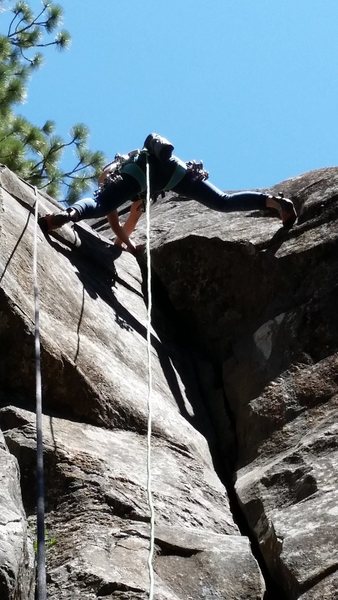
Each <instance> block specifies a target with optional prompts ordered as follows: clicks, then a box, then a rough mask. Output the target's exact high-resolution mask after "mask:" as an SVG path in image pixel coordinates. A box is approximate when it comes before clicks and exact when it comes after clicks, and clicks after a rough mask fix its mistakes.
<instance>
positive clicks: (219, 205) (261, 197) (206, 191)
mask: <svg viewBox="0 0 338 600" xmlns="http://www.w3.org/2000/svg"><path fill="white" fill-rule="evenodd" d="M173 191H174V192H176V193H177V194H180V195H182V196H186V197H188V198H192V199H193V200H197V202H201V204H204V205H205V206H207V207H208V208H212V209H213V210H218V211H221V212H231V211H237V210H258V209H259V210H261V209H263V208H265V207H266V200H267V198H268V194H263V193H261V192H236V193H234V194H225V193H224V192H222V190H220V189H218V188H217V187H216V186H214V185H213V184H212V183H209V182H208V181H196V180H195V179H193V177H192V175H191V173H189V172H188V173H187V174H186V175H185V176H184V177H183V179H182V180H181V181H180V182H179V183H178V184H177V185H176V186H175V187H174V188H173Z"/></svg>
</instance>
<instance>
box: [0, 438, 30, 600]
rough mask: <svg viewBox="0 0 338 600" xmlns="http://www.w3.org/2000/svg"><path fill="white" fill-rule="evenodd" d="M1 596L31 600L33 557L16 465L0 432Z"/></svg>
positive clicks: (3, 597) (4, 599)
mask: <svg viewBox="0 0 338 600" xmlns="http://www.w3.org/2000/svg"><path fill="white" fill-rule="evenodd" d="M0 484H1V485H0V505H1V518H0V597H1V598H2V599H3V600H7V599H8V600H9V599H11V598H17V599H18V600H26V599H27V600H30V599H33V598H34V554H33V545H32V540H31V539H30V536H29V532H28V527H27V521H26V515H25V511H24V509H23V505H22V499H21V490H20V478H19V469H18V464H17V461H16V459H15V458H14V456H12V455H11V454H10V453H9V451H8V448H7V445H6V443H5V440H4V437H3V434H2V433H1V432H0Z"/></svg>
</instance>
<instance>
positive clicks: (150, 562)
mask: <svg viewBox="0 0 338 600" xmlns="http://www.w3.org/2000/svg"><path fill="white" fill-rule="evenodd" d="M146 184H147V196H146V232H147V242H146V252H147V295H148V307H147V350H148V434H147V495H148V504H149V509H150V540H149V556H148V570H149V599H150V600H152V599H153V597H154V569H153V557H154V546H155V512H154V504H153V497H152V487H151V429H152V402H151V400H152V369H151V309H152V295H151V257H150V174H149V162H148V157H147V161H146Z"/></svg>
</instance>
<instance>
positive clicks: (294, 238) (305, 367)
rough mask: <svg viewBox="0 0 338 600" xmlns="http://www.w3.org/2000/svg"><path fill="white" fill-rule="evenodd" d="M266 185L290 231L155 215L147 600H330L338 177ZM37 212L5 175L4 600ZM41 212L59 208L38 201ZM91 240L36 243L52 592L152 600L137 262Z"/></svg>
mask: <svg viewBox="0 0 338 600" xmlns="http://www.w3.org/2000/svg"><path fill="white" fill-rule="evenodd" d="M272 191H275V192H278V191H284V193H285V195H292V196H293V197H294V199H295V203H296V205H297V208H298V210H299V213H300V217H299V221H298V223H297V225H296V226H295V227H294V228H293V229H292V230H291V231H289V232H286V231H284V230H282V229H281V228H280V222H279V220H278V218H276V217H275V215H272V214H271V213H268V212H267V213H263V212H242V213H231V214H224V213H216V212H214V211H210V210H208V209H206V208H204V207H203V206H200V205H198V204H197V203H196V202H193V201H187V200H185V199H183V198H178V197H176V196H175V195H169V196H168V197H167V198H166V199H165V200H164V201H159V202H158V203H156V204H155V205H154V206H153V207H152V211H151V248H152V265H153V271H152V275H153V277H152V280H153V313H152V314H153V320H152V331H151V362H152V372H153V392H152V396H151V402H152V445H151V450H152V489H153V500H154V509H155V555H154V572H155V598H156V599H157V600H187V599H196V600H198V599H201V600H202V599H208V600H212V599H216V598H217V599H218V598H227V599H230V600H231V599H234V600H235V599H236V600H242V599H243V600H244V599H245V600H250V599H255V600H256V599H258V598H264V599H265V600H268V599H269V600H272V599H274V600H275V599H277V598H283V599H284V598H285V599H289V598H290V599H296V598H302V599H304V600H316V599H317V598H318V599H319V598H321V599H325V600H329V599H330V600H331V598H334V597H335V594H337V593H338V592H337V589H338V588H337V552H336V549H337V545H338V540H337V533H336V531H337V527H336V523H337V508H336V507H337V428H336V421H337V419H336V416H337V386H338V375H337V373H338V370H337V363H338V354H337V352H338V317H337V310H336V305H337V296H338V288H337V271H338V254H337V245H338V244H337V240H338V224H337V216H338V169H335V168H332V169H321V170H318V171H314V172H311V173H308V174H305V175H302V176H299V177H296V178H294V179H292V180H288V181H286V182H283V183H282V184H280V185H278V186H276V187H275V188H273V190H272ZM35 201H36V196H35V193H34V190H32V188H30V186H27V184H25V183H24V182H22V181H20V180H19V179H18V178H17V177H16V176H15V175H13V174H12V173H10V172H9V171H8V170H7V169H6V168H3V169H2V172H1V188H0V236H1V255H0V358H1V362H0V383H1V385H0V401H1V410H0V427H1V430H2V432H3V436H4V440H5V441H4V442H3V452H4V457H5V458H6V460H7V461H9V464H12V465H15V464H17V463H16V461H17V462H18V465H19V467H20V473H21V489H20V487H19V483H18V475H17V469H16V467H15V468H14V470H13V469H12V470H9V471H8V475H7V476H6V479H5V482H6V483H4V486H5V488H6V485H7V486H8V487H9V488H11V489H14V490H15V493H14V500H13V502H14V505H15V507H16V510H17V511H18V514H20V515H21V517H20V518H21V520H20V521H18V523H20V527H18V531H17V533H16V537H17V540H18V542H17V546H16V547H17V549H20V548H21V554H20V553H19V551H16V552H15V555H14V553H10V554H8V556H7V555H6V560H7V563H6V560H5V558H1V556H2V555H1V554H0V558H1V564H0V573H3V572H10V573H11V574H13V575H12V576H11V577H12V579H11V580H8V579H6V578H5V579H3V581H4V582H5V583H4V585H5V586H7V587H6V592H5V591H4V592H3V593H4V594H7V596H6V595H4V598H7V597H8V598H13V599H14V598H20V599H21V598H28V600H30V598H31V596H30V595H29V593H31V592H28V591H25V592H21V596H18V595H14V594H15V593H17V592H14V591H13V590H16V589H19V588H20V586H21V588H20V589H23V590H28V589H31V588H30V587H29V586H30V585H31V582H32V580H33V578H34V566H33V562H32V541H28V540H29V537H28V538H27V533H26V528H27V522H28V523H29V524H30V525H32V526H33V525H34V514H35V495H34V490H33V485H32V481H33V480H34V472H35V415H34V397H35V391H34V385H35V384H34V368H35V364H34V342H33V319H34V306H33V291H32V286H33V281H32V248H33V237H34V222H33V221H34V219H33V206H34V203H35ZM39 210H40V213H42V214H44V213H45V212H49V211H51V210H55V206H54V205H53V203H52V200H51V199H50V198H48V197H47V196H43V195H42V194H39ZM91 225H92V227H89V226H88V225H84V224H77V225H76V226H75V227H71V226H65V227H63V228H62V229H61V230H60V231H59V232H58V233H57V234H55V235H53V236H50V237H49V236H47V237H44V236H43V234H42V232H41V231H40V230H38V232H37V236H38V237H37V244H38V256H39V266H38V280H39V290H40V305H41V316H40V327H41V331H40V334H41V348H42V381H43V403H44V422H43V430H44V447H45V472H46V507H47V510H46V524H47V533H46V545H47V573H48V597H50V598H55V600H56V599H60V598H61V599H65V600H67V599H74V600H77V599H80V598H81V599H84V600H92V599H96V598H107V599H108V598H119V599H125V600H127V599H142V598H147V597H148V586H149V576H148V572H147V558H148V551H149V519H150V510H149V506H148V503H147V469H146V466H147V451H148V447H147V435H146V434H147V426H148V409H147V398H148V360H147V356H148V355H147V310H146V290H145V263H144V261H143V260H142V259H141V260H140V262H139V264H138V263H137V262H136V260H135V259H134V258H133V257H132V256H130V255H129V254H127V253H125V252H122V253H121V252H120V254H119V253H118V252H117V249H116V247H114V246H113V245H112V244H111V242H110V240H109V239H108V238H109V232H108V230H107V228H106V225H105V224H104V222H103V221H102V220H100V221H96V222H93V223H91ZM144 235H145V228H144V225H143V224H142V220H141V223H140V227H139V229H138V232H137V236H138V238H137V240H136V241H143V240H144ZM0 450H1V449H0ZM1 451H2V450H1ZM1 456H2V455H1ZM11 461H12V462H11ZM13 482H16V483H15V485H14V483H13ZM225 484H226V485H225ZM11 486H12V487H11ZM13 486H14V487H13ZM229 494H230V497H229ZM21 495H22V500H23V505H24V508H25V513H26V519H27V522H26V519H25V518H24V517H25V516H24V513H23V509H22V506H21V504H20V502H21ZM4 502H5V505H7V504H8V501H7V500H6V499H5V500H4ZM20 506H21V508H20ZM243 520H245V523H244V522H243ZM6 530H8V528H7V529H6ZM1 536H2V539H0V548H1V546H2V545H3V544H6V543H7V542H6V539H7V538H6V536H5V534H3V535H2V534H1ZM250 541H251V543H250ZM7 564H8V565H9V566H8V568H7V566H6V565H7ZM6 569H7V571H6ZM263 576H264V578H263ZM0 579H1V576H0ZM264 579H265V581H264ZM1 581H2V579H1ZM1 585H2V583H1ZM10 586H12V587H10ZM24 586H26V587H24ZM31 587H32V586H31ZM266 588H267V591H265V589H266ZM4 589H5V588H4ZM25 594H26V595H25ZM1 597H2V596H1Z"/></svg>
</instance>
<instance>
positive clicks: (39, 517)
mask: <svg viewBox="0 0 338 600" xmlns="http://www.w3.org/2000/svg"><path fill="white" fill-rule="evenodd" d="M34 195H35V224H34V247H33V283H34V316H35V392H36V488H37V490H36V522H37V596H36V597H37V600H46V598H47V588H46V552H45V489H44V487H45V486H44V468H43V437H42V392H41V349H40V298H39V286H38V275H37V263H38V260H37V255H38V253H37V238H38V234H37V232H38V208H39V201H38V194H37V190H36V187H34Z"/></svg>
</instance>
